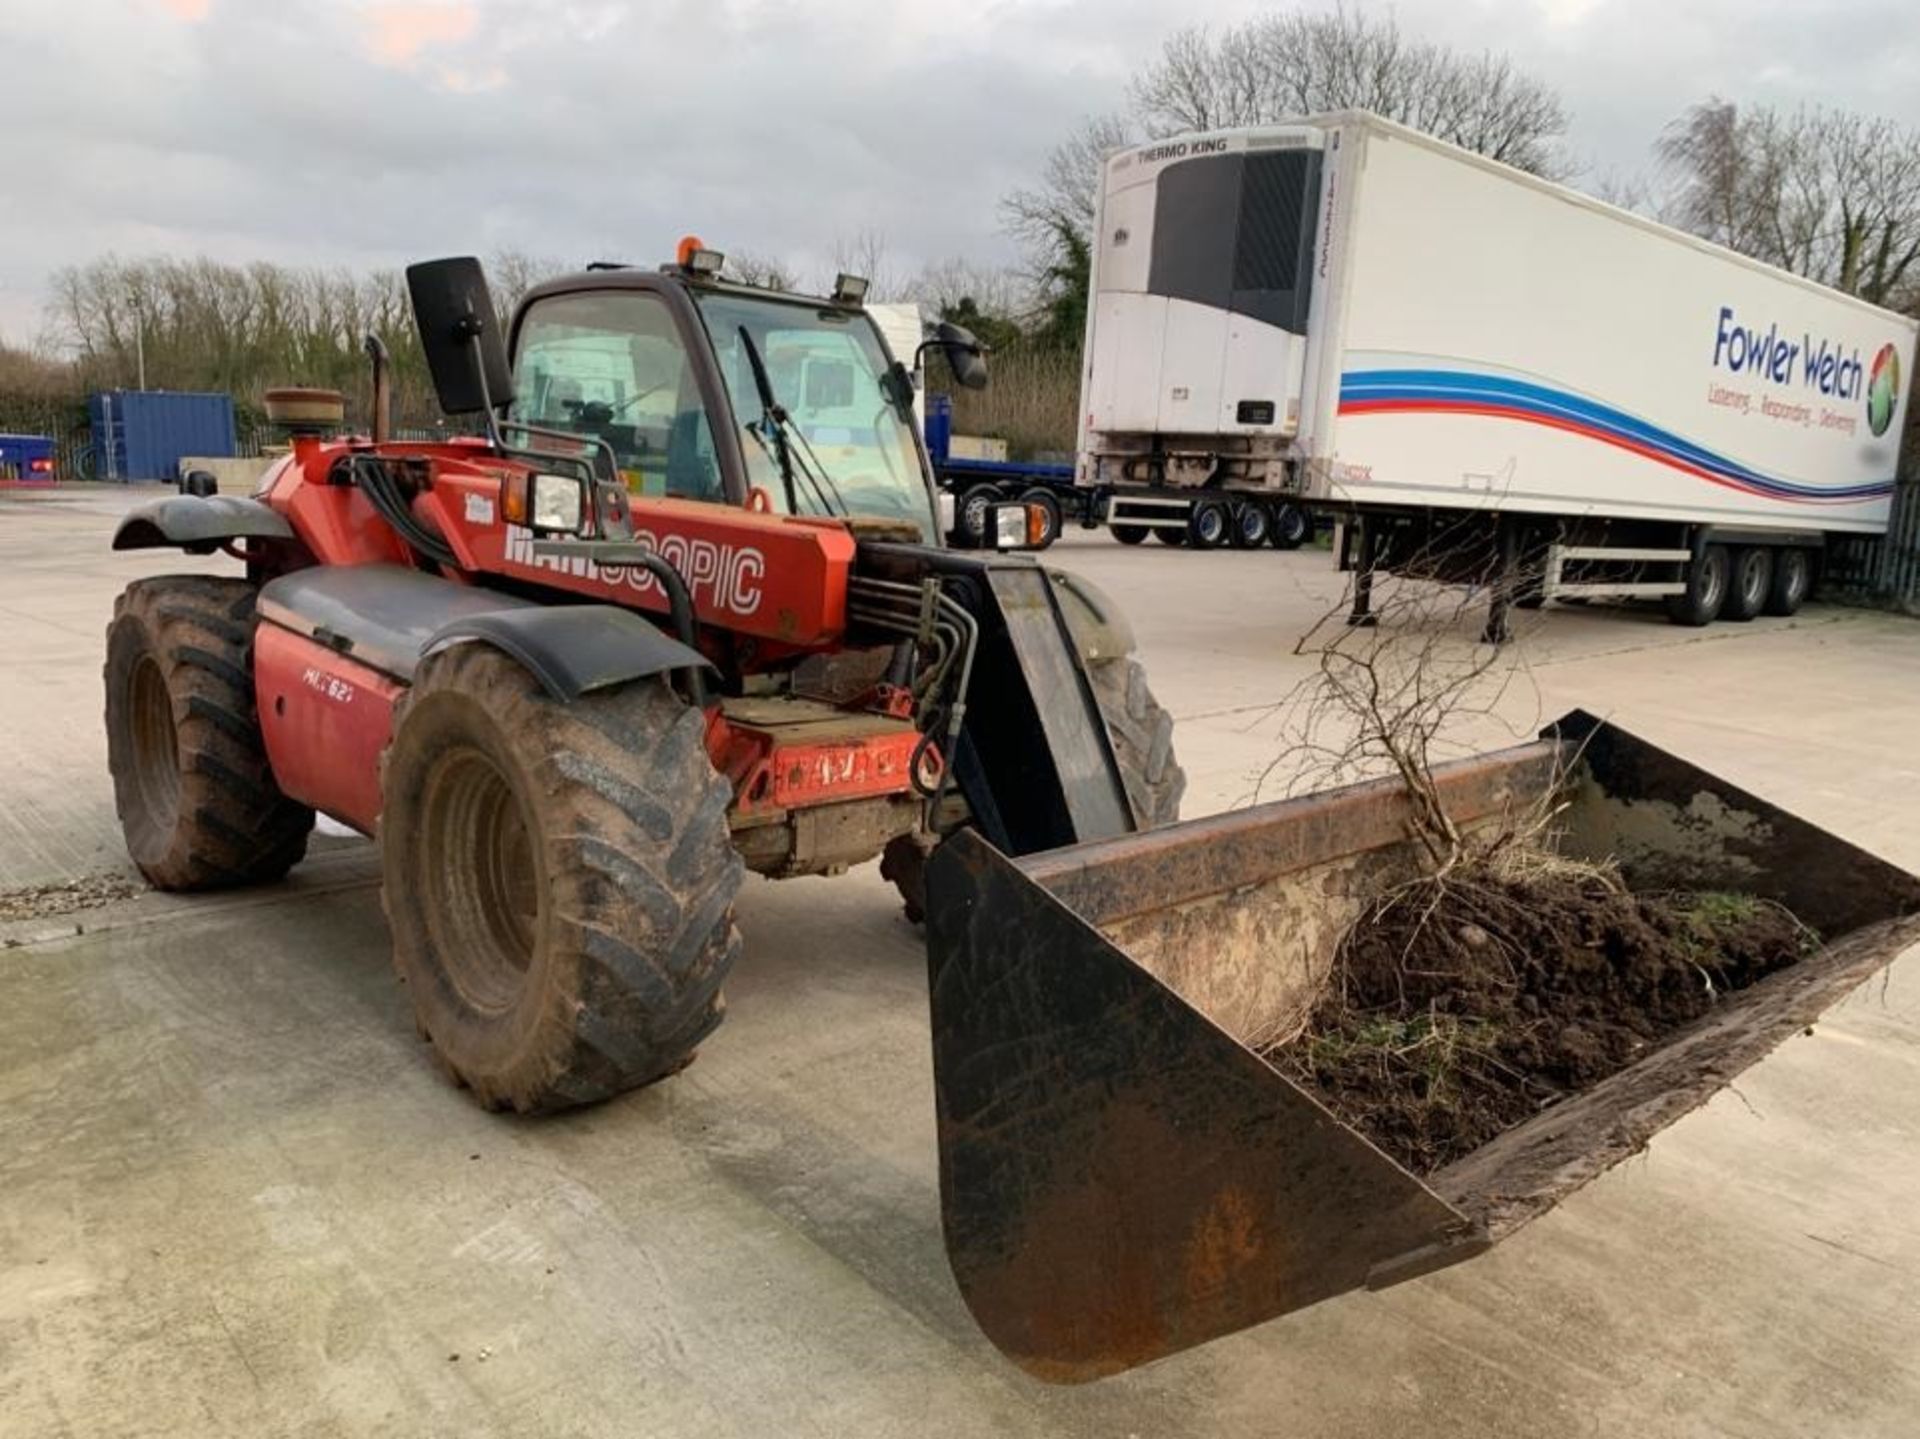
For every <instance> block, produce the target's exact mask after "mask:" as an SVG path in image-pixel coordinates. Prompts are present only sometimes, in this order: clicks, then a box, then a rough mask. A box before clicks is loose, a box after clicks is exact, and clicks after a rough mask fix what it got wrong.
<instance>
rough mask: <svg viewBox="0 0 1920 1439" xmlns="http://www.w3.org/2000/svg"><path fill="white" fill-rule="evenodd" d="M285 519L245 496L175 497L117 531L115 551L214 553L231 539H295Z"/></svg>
mask: <svg viewBox="0 0 1920 1439" xmlns="http://www.w3.org/2000/svg"><path fill="white" fill-rule="evenodd" d="M293 538H294V533H293V526H292V525H290V524H288V523H287V520H286V516H284V515H282V514H281V513H280V512H279V511H278V510H272V509H269V508H267V506H265V505H263V504H261V503H260V501H258V500H252V499H246V498H243V497H242V496H240V495H170V496H168V497H167V498H166V499H164V500H154V501H153V502H152V503H151V504H145V505H142V506H140V508H139V509H137V510H135V511H133V512H132V513H131V514H129V515H128V516H127V517H126V518H125V519H123V520H122V521H120V527H119V528H118V529H116V530H115V531H114V532H113V547H114V548H115V549H116V550H163V549H181V550H193V551H198V552H201V553H205V554H211V553H212V552H213V551H215V550H217V549H219V548H220V546H221V545H223V544H225V543H226V542H227V541H229V540H291V539H293Z"/></svg>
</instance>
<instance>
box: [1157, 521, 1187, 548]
mask: <svg viewBox="0 0 1920 1439" xmlns="http://www.w3.org/2000/svg"><path fill="white" fill-rule="evenodd" d="M1153 537H1154V538H1155V539H1156V540H1158V541H1160V543H1161V544H1163V545H1172V546H1173V547H1174V548H1175V549H1176V550H1177V549H1179V548H1180V547H1181V546H1182V545H1184V544H1185V543H1186V542H1187V532H1186V530H1185V529H1184V528H1182V529H1175V528H1174V527H1173V526H1172V525H1164V526H1163V525H1156V526H1155V527H1154V531H1153Z"/></svg>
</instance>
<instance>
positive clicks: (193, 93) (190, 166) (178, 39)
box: [0, 0, 1920, 338]
mask: <svg viewBox="0 0 1920 1439" xmlns="http://www.w3.org/2000/svg"><path fill="white" fill-rule="evenodd" d="M166 3H168V4H169V5H172V6H178V7H181V8H170V9H163V8H161V0H90V3H88V4H83V5H74V4H72V3H70V0H0V54H4V55H6V56H7V64H8V87H7V107H8V108H7V115H6V123H5V124H4V125H0V173H3V174H5V175H6V176H7V185H8V192H9V193H10V194H13V195H23V196H30V197H31V208H30V213H31V215H32V223H31V224H30V225H13V226H10V227H9V228H8V230H7V234H6V244H5V245H0V332H4V333H5V334H6V335H8V336H9V337H10V338H20V337H24V336H25V335H27V334H30V333H31V332H32V329H33V325H34V320H35V314H36V308H37V304H38V301H39V298H40V296H42V295H43V294H44V293H45V287H46V283H47V279H48V277H49V276H50V275H51V274H52V272H54V271H55V270H57V269H58V268H59V267H61V266H62V265H67V264H71V263H74V262H75V261H78V260H84V259H87V258H90V257H92V256H95V255H99V254H103V253H105V252H107V251H110V250H114V251H118V252H120V253H122V254H143V253H153V252H165V253H172V254H182V255H193V254H200V253H204V254H207V255H210V256H213V257H214V258H218V259H223V260H233V261H251V260H255V259H266V260H274V261H280V262H284V263H289V264H323V265H344V266H352V267H355V268H367V267H374V266H380V267H390V266H394V265H399V264H403V263H405V262H407V261H408V260H411V259H417V258H419V257H421V256H424V255H434V254H460V253H479V254H486V253H489V252H490V251H493V250H496V249H504V248H511V249H519V250H524V251H526V252H528V253H532V254H541V255H554V256H558V257H561V258H563V259H571V260H576V261H581V262H584V261H586V260H590V259H625V260H633V261H637V262H642V263H654V262H657V261H659V260H662V259H665V258H667V257H668V255H669V254H670V252H671V250H672V247H673V243H674V240H675V238H676V237H677V236H679V235H682V234H684V233H686V232H688V231H689V230H691V231H695V232H697V233H699V234H701V235H703V236H705V237H706V239H708V240H709V241H710V242H712V243H713V244H715V245H716V246H718V247H719V248H721V249H735V250H752V251H755V252H758V253H761V254H767V255H778V256H782V257H786V258H788V259H789V260H791V261H792V262H794V263H796V264H797V265H798V267H799V268H800V269H801V271H802V273H804V274H808V275H818V274H820V273H821V272H823V271H825V270H826V268H827V264H828V261H829V259H830V256H831V254H832V251H833V247H834V242H835V240H836V238H838V237H842V236H851V235H854V234H856V233H859V232H861V231H878V232H881V233H883V234H884V235H885V236H886V237H887V239H888V242H889V247H890V253H889V262H890V268H892V269H894V270H896V271H904V272H911V271H912V270H914V269H916V268H917V267H918V266H919V265H921V264H923V263H926V262H929V261H936V260H940V259H944V258H946V257H949V256H956V255H959V256H965V257H968V258H970V259H973V260H976V261H981V262H987V263H993V262H999V261H1005V260H1007V259H1009V258H1011V257H1012V254H1013V251H1012V246H1011V244H1010V242H1009V241H1008V240H1007V238H1006V237H1005V235H1004V234H1003V233H1002V232H1001V226H1000V217H999V214H998V201H999V199H1000V197H1001V196H1002V195H1003V194H1005V193H1006V191H1007V190H1009V189H1011V188H1013V187H1014V186H1016V185H1019V184H1022V183H1025V182H1026V181H1028V180H1030V179H1031V177H1032V176H1033V174H1034V172H1035V171H1036V170H1037V169H1038V167H1039V165H1040V163H1041V162H1042V160H1043V159H1044V157H1045V155H1046V152H1047V150H1048V149H1049V148H1050V147H1051V146H1052V145H1053V143H1054V142H1055V141H1056V140H1057V139H1058V138H1059V137H1060V136H1061V135H1062V134H1063V133H1065V132H1066V131H1067V130H1068V129H1069V128H1070V127H1071V126H1072V125H1073V124H1074V123H1075V121H1076V120H1077V119H1078V118H1079V117H1080V116H1082V115H1085V114H1087V113H1090V112H1095V111H1109V110H1112V109H1115V108H1118V107H1119V106H1121V105H1123V104H1124V102H1125V98H1126V86H1127V80H1128V77H1129V75H1130V74H1131V73H1132V71H1133V70H1134V69H1135V68H1136V67H1137V66H1138V65H1140V64H1141V63H1143V62H1144V61H1145V60H1146V59H1148V58H1149V57H1150V56H1151V55H1152V53H1153V52H1154V50H1155V49H1156V47H1157V46H1158V44H1159V42H1160V41H1161V39H1162V38H1163V37H1164V36H1165V35H1166V34H1167V32H1168V31H1169V30H1170V29H1172V28H1174V27H1175V26H1177V25H1179V24H1184V23H1189V22H1196V23H1198V22H1204V23H1207V24H1211V25H1214V26H1216V27H1218V26H1221V25H1225V24H1229V23H1232V22H1233V21H1236V20H1239V19H1243V18H1245V17H1247V16H1248V15H1250V14H1253V13H1258V12H1260V11H1264V10H1269V9H1271V5H1272V0H1186V3H1184V4H1182V5H1181V6H1178V7H1172V8H1170V7H1168V6H1167V5H1166V4H1165V0H973V3H971V4H968V5H964V6H956V5H954V4H953V3H952V0H889V3H886V4H879V5H876V4H874V3H872V0H645V3H644V4H641V3H620V0H459V3H444V4H433V3H426V0H404V3H376V4H365V3H349V0H273V3H271V4H268V3H263V0H251V3H242V0H224V3H220V4H214V5H211V7H210V9H208V10H207V13H206V18H205V20H204V23H197V24H183V23H181V18H182V16H183V15H185V14H186V10H187V8H193V9H195V10H201V9H206V7H207V4H208V0H166ZM1809 13H1810V12H1809V11H1808V9H1807V8H1806V6H1805V4H1804V0H1689V3H1687V4H1684V5H1681V4H1675V3H1673V0H1474V3H1472V4H1467V5H1461V4H1460V3H1458V0H1398V4H1397V6H1396V9H1395V14H1396V16H1397V18H1398V19H1399V22H1400V24H1401V26H1402V27H1403V28H1404V29H1405V30H1406V31H1407V32H1408V33H1409V34H1411V35H1418V36H1422V37H1430V38H1432V39H1435V40H1439V41H1442V42H1444V43H1447V44H1451V45H1455V46H1458V47H1460V48H1463V49H1467V50H1471V51H1479V50H1483V49H1493V50H1497V51H1506V52H1509V53H1511V54H1512V56H1513V58H1514V60H1515V61H1516V63H1517V64H1519V65H1521V66H1522V67H1524V68H1526V69H1528V70H1530V71H1533V72H1534V73H1537V74H1539V75H1541V76H1542V77H1543V78H1544V79H1546V80H1547V81H1548V82H1549V83H1551V84H1553V85H1554V86H1556V87H1557V88H1558V89H1559V90H1560V91H1561V93H1562V94H1563V95H1564V96H1565V98H1566V102H1567V106H1568V109H1569V110H1570V111H1571V112H1572V114H1573V117H1574V129H1573V133H1572V135H1571V136H1570V142H1571V144H1572V147H1573V149H1574V150H1575V152H1576V153H1577V154H1578V155H1580V156H1581V157H1583V158H1586V159H1587V160H1589V161H1590V162H1591V163H1592V165H1593V167H1594V169H1593V172H1594V173H1596V174H1603V173H1608V172H1616V173H1620V174H1622V175H1626V174H1631V173H1633V172H1634V171H1635V170H1638V169H1640V168H1641V167H1643V166H1644V165H1645V163H1646V159H1647V155H1648V147H1649V145H1650V144H1651V142H1652V140H1653V139H1654V137H1655V136H1656V135H1657V134H1658V133H1659V130H1660V127H1661V126H1662V125H1663V124H1664V123H1665V122H1666V121H1667V120H1668V119H1670V118H1671V117H1672V116H1673V115H1675V114H1676V113H1677V112H1678V111H1679V110H1680V109H1681V108H1682V107H1684V106H1685V105H1687V104H1690V103H1692V102H1694V101H1697V100H1700V99H1703V98H1705V97H1706V96H1708V95H1710V94H1713V93H1716V92H1717V93H1720V94H1724V95H1729V96H1733V97H1735V98H1739V99H1742V100H1768V101H1776V102H1780V103H1786V104H1795V103H1798V102H1799V101H1801V100H1802V99H1812V100H1824V101H1827V102H1831V103H1840V104H1844V105H1847V106H1850V107H1853V108H1858V109H1863V110H1870V111H1874V112H1877V113H1883V114H1888V115H1891V116H1893V117H1895V118H1896V119H1900V120H1903V121H1905V122H1907V123H1920V87H1916V86H1914V85H1913V84H1912V80H1911V77H1912V76H1913V75H1914V74H1916V73H1920V9H1917V8H1916V7H1915V6H1913V4H1912V3H1911V0H1826V4H1825V5H1824V6H1823V7H1822V10H1821V15H1820V18H1819V20H1818V22H1817V23H1815V22H1812V21H1810V20H1809V18H1808V17H1809ZM1862 35H1871V36H1873V37H1874V42H1873V44H1872V45H1870V46H1866V47H1863V46H1862V45H1861V43H1860V41H1859V38H1858V37H1860V36H1862ZM75 95H84V96H85V97H86V103H85V104H84V105H76V104H75V103H74V96H75Z"/></svg>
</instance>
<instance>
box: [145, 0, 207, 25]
mask: <svg viewBox="0 0 1920 1439" xmlns="http://www.w3.org/2000/svg"><path fill="white" fill-rule="evenodd" d="M154 3H155V4H157V5H158V6H159V7H160V8H161V9H162V10H164V11H166V12H167V13H168V14H169V15H171V16H173V18H174V19H176V20H184V21H186V22H187V23H188V24H190V25H197V24H199V23H200V22H201V21H202V20H204V19H206V18H207V15H208V13H209V12H210V11H211V10H212V9H213V0H154Z"/></svg>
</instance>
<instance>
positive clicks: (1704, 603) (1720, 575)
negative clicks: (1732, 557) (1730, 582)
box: [1700, 559, 1727, 610]
mask: <svg viewBox="0 0 1920 1439" xmlns="http://www.w3.org/2000/svg"><path fill="white" fill-rule="evenodd" d="M1701 569H1702V573H1701V576H1700V581H1701V583H1700V603H1701V607H1702V608H1704V609H1707V610H1716V609H1718V608H1719V607H1720V602H1721V600H1722V599H1723V598H1724V596H1725V594H1726V589H1727V566H1726V563H1725V561H1723V560H1715V559H1709V560H1707V561H1706V563H1705V564H1704V565H1702V567H1701Z"/></svg>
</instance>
